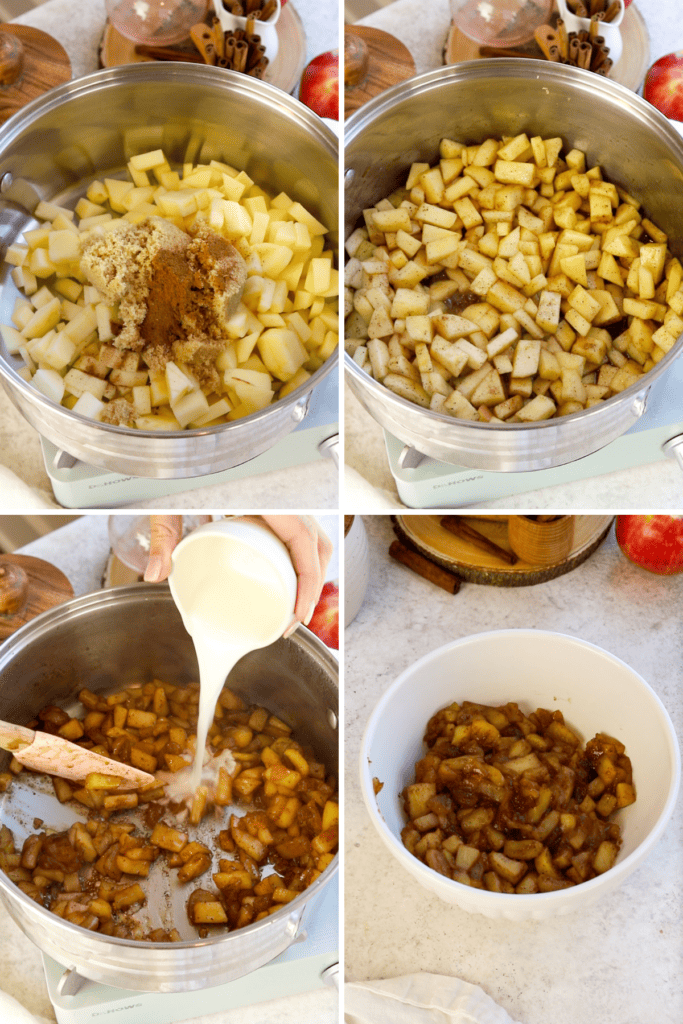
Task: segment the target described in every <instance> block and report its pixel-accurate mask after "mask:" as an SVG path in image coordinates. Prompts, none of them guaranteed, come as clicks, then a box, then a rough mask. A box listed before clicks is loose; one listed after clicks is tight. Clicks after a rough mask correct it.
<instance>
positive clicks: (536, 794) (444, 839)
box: [401, 701, 636, 893]
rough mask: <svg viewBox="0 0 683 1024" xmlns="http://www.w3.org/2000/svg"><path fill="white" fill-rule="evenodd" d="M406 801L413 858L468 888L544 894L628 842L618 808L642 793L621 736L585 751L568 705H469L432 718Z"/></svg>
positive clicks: (598, 739)
mask: <svg viewBox="0 0 683 1024" xmlns="http://www.w3.org/2000/svg"><path fill="white" fill-rule="evenodd" d="M425 742H426V744H427V746H428V748H429V749H428V751H427V753H426V755H425V756H424V757H423V758H422V759H421V760H420V761H418V762H417V764H416V765H415V782H414V783H413V784H412V785H409V786H406V788H405V790H404V791H403V800H404V807H405V811H406V814H407V816H408V818H409V822H408V824H407V825H406V827H405V828H404V829H403V831H402V833H401V836H402V839H403V843H404V845H405V846H406V848H407V849H408V850H410V852H411V853H412V854H414V855H415V856H416V857H417V858H418V859H419V860H421V861H423V862H424V863H425V864H427V865H429V867H431V868H433V869H434V870H435V871H438V872H439V873H440V874H442V875H445V876H446V877H448V878H452V879H454V881H456V882H461V883H463V884H464V885H470V886H474V887H476V888H478V889H488V890H490V891H492V892H505V893H539V892H552V891H554V890H556V889H565V888H567V887H569V886H572V885H578V884H579V883H580V882H586V881H588V879H590V878H594V877H595V876H596V875H598V874H602V873H603V872H604V871H607V870H608V869H609V868H611V867H612V865H613V864H614V861H615V859H616V856H617V853H618V852H619V849H620V847H621V831H620V828H619V825H618V824H617V823H616V822H615V821H613V820H611V819H612V815H613V813H614V812H615V811H617V810H619V809H620V808H622V807H626V806H628V805H629V804H632V803H633V802H634V801H635V799H636V794H635V789H634V787H633V779H632V772H631V762H630V760H629V758H628V757H627V756H626V751H625V747H624V744H623V743H620V742H619V740H616V739H614V738H613V737H611V736H608V735H606V734H605V733H598V734H597V735H596V736H595V737H594V739H592V740H589V742H588V743H587V744H586V746H585V748H584V747H583V746H582V743H581V740H580V738H579V736H577V734H576V733H575V732H574V731H573V730H572V729H570V728H569V727H568V726H567V725H566V724H565V722H564V718H563V716H562V712H560V711H553V712H551V711H545V710H544V709H542V708H539V709H538V710H537V711H534V712H532V713H531V714H530V715H525V714H523V713H522V712H521V711H520V709H519V707H518V705H517V704H514V703H510V704H506V705H504V706H502V707H488V706H486V705H484V704H474V703H471V702H470V701H464V702H463V703H462V704H461V705H460V704H451V705H450V707H447V708H444V709H442V710H441V711H438V712H437V713H436V714H435V715H434V716H433V717H432V718H431V719H430V720H429V723H428V725H427V731H426V734H425Z"/></svg>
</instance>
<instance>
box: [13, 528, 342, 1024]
mask: <svg viewBox="0 0 683 1024" xmlns="http://www.w3.org/2000/svg"><path fill="white" fill-rule="evenodd" d="M107 518H108V517H107V515H105V514H93V515H87V516H83V517H81V518H79V519H77V520H75V521H74V522H72V523H69V524H68V525H66V526H63V527H62V528H61V529H59V530H55V531H54V532H53V533H50V534H47V535H46V536H45V537H41V538H40V539H39V540H36V541H33V542H32V543H31V544H27V545H25V546H24V547H23V548H21V549H19V550H20V553H21V554H25V555H33V556H35V557H36V558H44V559H45V560H46V561H49V562H51V563H52V564H53V565H55V566H57V568H59V569H61V570H62V572H63V573H65V575H66V576H67V577H68V579H69V580H70V582H71V584H72V586H73V588H74V593H75V596H76V597H78V596H80V595H81V594H87V593H90V592H91V591H93V590H98V589H99V588H100V587H101V586H102V580H103V577H104V572H105V569H106V565H107V560H108V558H109V541H108V536H107ZM319 519H320V522H321V525H322V526H323V528H324V529H325V530H326V531H327V532H328V534H329V535H330V536H331V537H333V538H336V526H337V522H338V520H337V517H336V516H335V517H331V516H320V517H319ZM336 546H337V545H336V540H335V549H336ZM337 566H338V556H337V552H336V550H335V555H334V558H333V562H332V564H331V571H332V572H334V573H335V575H337V574H338V568H337ZM330 578H332V577H331V576H330ZM0 963H2V964H3V973H2V981H0V989H2V990H3V991H5V992H7V993H9V995H11V996H13V997H14V998H15V999H16V1000H18V1002H19V1003H21V1004H22V1005H23V1006H25V1007H26V1009H27V1010H29V1011H30V1012H31V1013H34V1014H39V1015H41V1016H43V1017H45V1018H47V1020H48V1021H55V1020H56V1017H55V1013H54V1010H53V1008H52V1005H51V1003H50V1000H49V998H48V994H47V987H46V984H45V977H44V973H43V964H42V959H41V955H40V952H39V950H38V948H37V947H36V946H35V945H34V944H33V943H32V942H31V941H30V940H29V939H28V938H26V936H25V935H24V933H23V932H22V931H21V930H20V929H19V928H18V927H17V925H16V924H15V923H14V921H13V920H12V918H11V917H10V916H9V914H8V913H7V911H6V909H5V907H4V904H2V903H0ZM254 978H255V980H256V981H257V979H258V975H257V974H256V975H254ZM338 1004H339V998H338V994H337V991H336V989H331V988H328V987H324V988H318V989H315V990H314V991H311V992H303V993H300V994H298V995H292V996H287V997H284V998H280V999H271V1000H269V1001H268V1002H262V1003H257V1004H256V1005H253V1006H244V1007H241V1008H239V1009H234V1010H230V1011H226V1012H225V1013H218V1014H212V1015H211V1016H199V1017H197V1018H196V1019H195V1018H193V1024H290V1022H291V1021H296V1022H297V1024H337V1022H338V1019H339V1010H338ZM200 1006H201V993H198V1007H200Z"/></svg>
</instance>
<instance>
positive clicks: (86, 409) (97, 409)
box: [72, 391, 104, 420]
mask: <svg viewBox="0 0 683 1024" xmlns="http://www.w3.org/2000/svg"><path fill="white" fill-rule="evenodd" d="M103 409H104V402H101V401H100V400H99V398H96V397H95V395H93V394H92V393H91V392H90V391H84V392H83V394H82V395H80V396H79V397H78V398H77V399H76V402H75V404H74V405H73V406H72V411H73V412H76V413H78V415H79V416H86V417H87V418H88V419H90V420H98V419H99V418H100V414H101V412H102V410H103Z"/></svg>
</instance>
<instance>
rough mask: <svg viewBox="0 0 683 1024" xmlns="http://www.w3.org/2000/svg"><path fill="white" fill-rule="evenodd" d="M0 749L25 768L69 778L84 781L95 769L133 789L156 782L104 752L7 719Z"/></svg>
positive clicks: (2, 726) (1, 728)
mask: <svg viewBox="0 0 683 1024" xmlns="http://www.w3.org/2000/svg"><path fill="white" fill-rule="evenodd" d="M0 748H1V749H3V750H9V752H10V753H11V754H13V755H14V757H16V759H17V761H19V762H20V763H21V764H23V765H24V766H25V767H26V768H32V769H33V770H34V771H36V772H47V773H48V774H49V775H59V776H61V778H63V779H71V780H72V781H83V780H84V779H85V777H86V776H87V775H91V774H93V773H95V772H97V773H98V774H100V775H116V776H118V778H120V779H123V780H124V782H126V783H128V784H130V785H132V786H135V787H136V788H138V787H140V786H147V785H149V784H150V783H152V782H155V781H156V780H155V778H154V776H153V775H150V774H149V772H143V771H141V770H140V769H139V768H132V767H131V766H130V765H127V764H121V762H120V761H115V760H114V759H113V758H111V757H105V756H104V755H103V754H96V753H94V752H93V751H92V750H88V749H87V748H86V747H79V746H78V744H77V743H72V742H71V741H70V740H65V739H63V737H61V736H55V735H53V734H52V733H49V732H34V731H33V729H27V728H26V727H25V726H23V725H11V724H10V723H9V722H0Z"/></svg>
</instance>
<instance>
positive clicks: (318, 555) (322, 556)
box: [144, 515, 333, 636]
mask: <svg viewBox="0 0 683 1024" xmlns="http://www.w3.org/2000/svg"><path fill="white" fill-rule="evenodd" d="M203 518H205V520H206V521H207V522H208V521H209V519H210V516H206V517H203ZM248 518H253V519H255V520H256V521H257V522H258V521H259V520H260V521H262V522H264V523H265V524H266V526H268V527H269V528H270V529H271V530H272V531H273V533H274V534H275V535H276V536H277V537H279V538H280V540H281V541H282V543H283V544H284V545H285V546H286V547H287V549H288V551H289V554H290V557H291V559H292V565H293V567H294V571H295V572H296V575H297V594H296V604H295V607H294V617H293V619H292V621H291V623H290V625H289V626H288V627H287V629H286V630H285V633H284V635H285V636H290V635H291V633H293V632H294V630H295V629H296V627H297V625H298V624H299V623H300V622H303V623H304V625H307V624H308V623H309V622H310V621H311V616H312V615H313V612H314V610H315V606H316V604H317V603H318V600H319V598H320V593H321V591H322V588H323V584H324V582H325V573H326V571H327V566H328V565H329V562H330V559H331V557H332V551H333V547H332V542H331V541H330V539H329V537H328V536H327V535H326V534H325V533H324V532H323V530H322V529H321V528H320V526H319V524H318V523H317V521H316V520H315V519H314V517H313V516H253V517H252V516H250V517H248ZM182 521H183V517H182V516H168V515H163V516H150V524H151V537H150V548H149V561H148V563H147V568H146V570H145V575H144V579H145V581H146V582H147V583H160V582H161V581H162V580H165V579H166V577H167V576H168V575H169V573H170V571H171V564H172V563H171V555H172V554H173V551H174V549H175V547H176V545H177V544H178V543H179V541H180V538H181V537H182Z"/></svg>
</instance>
